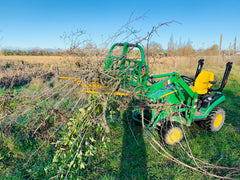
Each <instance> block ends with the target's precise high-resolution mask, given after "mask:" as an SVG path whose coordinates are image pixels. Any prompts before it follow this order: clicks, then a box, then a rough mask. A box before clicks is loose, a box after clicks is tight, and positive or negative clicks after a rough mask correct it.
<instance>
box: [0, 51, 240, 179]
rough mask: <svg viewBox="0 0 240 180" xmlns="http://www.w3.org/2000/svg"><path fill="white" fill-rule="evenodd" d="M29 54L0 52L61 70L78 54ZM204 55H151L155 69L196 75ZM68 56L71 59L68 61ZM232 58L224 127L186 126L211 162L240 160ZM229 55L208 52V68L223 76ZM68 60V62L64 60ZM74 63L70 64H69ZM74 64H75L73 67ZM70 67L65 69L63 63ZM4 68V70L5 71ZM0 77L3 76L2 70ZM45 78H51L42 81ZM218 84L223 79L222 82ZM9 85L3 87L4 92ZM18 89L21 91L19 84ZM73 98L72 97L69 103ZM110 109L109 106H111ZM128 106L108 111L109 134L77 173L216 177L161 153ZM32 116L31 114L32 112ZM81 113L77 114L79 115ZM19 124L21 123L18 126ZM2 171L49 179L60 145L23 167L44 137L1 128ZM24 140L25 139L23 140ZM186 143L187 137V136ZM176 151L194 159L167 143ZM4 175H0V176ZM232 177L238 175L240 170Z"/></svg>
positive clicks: (239, 88) (238, 68) (239, 93)
mask: <svg viewBox="0 0 240 180" xmlns="http://www.w3.org/2000/svg"><path fill="white" fill-rule="evenodd" d="M67 58H68V59H67V60H66V59H65V58H64V57H58V56H56V57H40V56H39V57H32V56H29V57H25V56H15V57H14V56H11V57H9V56H5V57H3V56H1V57H0V65H5V64H6V63H7V62H10V63H13V64H17V63H20V61H21V60H23V61H25V62H26V63H29V64H38V63H40V64H41V66H42V67H45V69H46V70H52V69H54V68H51V66H53V67H55V66H59V67H60V71H63V69H64V64H67V63H68V62H70V61H71V62H72V61H73V60H74V58H72V57H70V58H69V57H67ZM200 58H201V57H181V58H179V57H168V58H167V57H165V58H161V59H153V58H149V62H150V63H149V64H150V65H149V66H150V70H151V72H152V74H161V73H167V72H173V71H175V72H179V73H180V74H184V75H189V76H193V75H194V74H195V71H196V67H197V61H198V59H200ZM69 59H70V61H69ZM231 60H232V61H233V62H234V64H233V68H232V71H231V74H230V77H229V81H228V84H227V85H226V87H225V89H224V91H223V93H224V94H225V96H226V102H225V103H224V104H223V105H221V106H222V107H223V108H224V109H225V110H226V121H225V124H224V126H223V128H222V129H221V130H220V131H219V132H216V133H213V132H208V131H206V130H203V129H201V128H200V127H198V126H197V125H196V124H194V123H193V125H192V126H191V127H189V128H187V127H185V132H186V135H187V137H188V141H189V142H188V143H189V145H190V147H191V150H192V154H193V155H194V156H195V157H197V158H199V159H201V160H204V161H206V162H208V163H211V164H214V165H218V166H226V167H239V166H240V118H239V117H240V83H239V79H240V73H239V72H240V64H239V59H237V58H235V59H231ZM227 61H228V59H220V60H219V59H217V58H215V57H214V58H209V57H208V58H206V60H205V65H204V68H203V69H205V70H210V71H213V72H214V73H215V79H216V80H217V81H218V83H220V82H221V79H222V76H223V73H224V70H225V63H226V62H227ZM63 62H64V63H63ZM69 67H71V66H69ZM74 69H77V68H76V67H74ZM65 71H66V69H65ZM4 73H5V72H4ZM0 77H1V76H0ZM41 83H42V84H44V83H48V82H41ZM38 84H39V82H36V81H35V82H34V83H33V84H32V85H30V86H28V87H26V89H25V92H30V91H31V92H34V91H37V90H39V89H40V88H41V87H37V86H38ZM218 85H219V84H218ZM7 91H8V89H4V88H1V89H0V97H3V96H4V95H5V94H6V92H7ZM14 91H21V87H20V88H19V87H18V88H15V90H14ZM70 105H71V102H70V103H69V106H70ZM109 111H111V107H110V109H109ZM130 113H131V112H130V111H127V112H119V111H114V112H113V113H111V112H107V119H108V122H109V125H110V127H111V132H110V133H109V134H106V136H105V138H106V139H105V141H104V142H106V144H105V145H101V144H97V145H96V146H97V150H96V153H95V155H94V156H91V157H89V159H88V161H87V162H88V163H87V164H86V168H85V169H82V170H81V171H80V172H79V173H78V177H76V178H78V179H102V180H108V179H109V180H110V179H214V178H213V177H211V176H207V175H204V174H202V173H199V172H197V171H193V170H191V169H189V168H187V167H184V166H182V165H179V164H177V163H175V162H173V161H171V160H169V159H167V158H165V157H163V156H162V155H160V154H159V153H158V152H156V150H154V148H153V147H152V146H151V145H150V143H149V141H148V140H147V138H146V136H145V135H144V132H143V129H142V127H141V126H139V125H138V124H136V123H135V122H133V121H132V120H131V118H130V117H131V116H130ZM29 119H31V117H29ZM76 119H77V117H76ZM16 130H17V129H16ZM0 133H1V134H0V177H1V178H3V179H26V178H29V179H49V177H48V175H47V174H46V171H45V168H46V167H47V166H49V164H51V162H52V159H53V155H54V152H55V151H56V149H55V148H54V146H53V145H51V143H49V144H47V145H46V147H44V148H45V149H44V150H43V151H42V152H41V153H39V155H37V156H36V158H34V162H32V164H30V165H29V166H28V168H24V162H25V159H27V157H28V156H29V154H30V152H32V150H34V149H36V147H38V146H40V145H41V140H36V139H31V138H30V139H27V141H23V140H22V139H18V138H17V136H15V135H10V136H7V135H6V134H4V133H2V131H1V129H0ZM23 142H24V143H23ZM183 145H186V142H183ZM166 148H167V150H168V152H170V153H171V154H172V155H173V156H174V157H177V158H179V159H180V160H182V161H184V162H187V163H188V164H192V162H191V161H192V160H190V159H189V158H188V157H187V156H186V154H185V152H184V151H182V150H181V148H180V147H178V146H172V147H166ZM211 173H217V174H220V175H222V176H225V175H226V173H227V171H226V170H222V169H213V170H212V171H211ZM1 178H0V179H1ZM234 178H236V179H239V178H240V175H238V176H235V177H234Z"/></svg>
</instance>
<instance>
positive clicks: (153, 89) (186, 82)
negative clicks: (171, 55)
mask: <svg viewBox="0 0 240 180" xmlns="http://www.w3.org/2000/svg"><path fill="white" fill-rule="evenodd" d="M119 47H122V53H121V55H120V56H119V57H117V56H114V55H112V52H113V51H114V49H115V48H119ZM133 48H135V49H138V50H139V52H140V54H141V59H140V60H137V59H131V58H129V56H130V55H129V54H128V53H129V52H131V51H130V50H131V49H133ZM203 64H204V60H203V59H200V60H199V61H198V66H197V71H196V74H195V77H188V76H185V75H180V74H179V73H177V72H173V73H167V74H160V75H153V76H150V75H149V71H148V65H147V64H146V62H145V56H144V50H143V48H142V47H141V46H140V45H138V44H129V43H116V44H114V45H113V46H112V47H111V49H110V51H109V53H108V55H107V57H106V60H105V68H104V71H105V72H107V73H108V74H109V75H110V76H111V75H112V76H116V74H117V76H118V77H120V78H122V79H123V82H122V84H120V85H119V89H125V90H128V89H130V88H134V89H135V91H136V94H137V96H138V97H139V98H138V99H136V100H135V101H134V102H135V106H136V107H135V109H134V111H133V113H132V118H133V119H134V120H136V121H138V122H144V124H145V126H147V127H148V128H149V129H155V128H157V129H161V132H160V134H161V137H162V138H163V140H164V141H165V143H167V144H169V145H174V144H176V143H179V142H180V141H181V139H182V137H183V132H182V128H181V126H180V124H184V125H186V126H190V125H191V124H192V122H196V123H197V124H198V125H200V126H201V127H203V128H205V129H207V130H208V131H214V132H215V131H219V130H220V129H221V128H222V126H223V123H224V120H225V111H224V109H222V108H221V107H219V105H220V104H222V103H223V102H224V101H225V96H224V95H223V93H222V90H223V88H224V87H225V85H226V83H227V80H228V77H229V74H230V71H231V68H232V62H228V63H227V64H226V70H225V73H224V76H223V80H222V83H221V85H220V87H219V88H214V85H215V84H216V81H215V80H214V73H213V72H210V71H203V70H202V68H203ZM159 79H160V80H159ZM139 99H140V100H139ZM138 105H139V107H140V108H139V107H138ZM144 105H145V106H144ZM142 106H144V109H145V110H144V111H142Z"/></svg>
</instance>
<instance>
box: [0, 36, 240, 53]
mask: <svg viewBox="0 0 240 180" xmlns="http://www.w3.org/2000/svg"><path fill="white" fill-rule="evenodd" d="M144 50H145V53H146V55H148V56H160V57H163V56H194V55H199V56H218V55H233V54H234V53H236V50H235V51H234V49H231V48H230V49H229V50H221V48H220V47H219V46H218V45H217V44H214V45H212V46H211V47H209V48H206V49H194V48H193V47H192V45H191V43H190V41H188V42H187V43H181V41H180V43H175V42H173V38H172V37H171V38H170V40H169V43H168V49H163V48H162V46H161V44H159V43H157V42H151V43H149V44H148V45H147V46H145V47H144ZM102 51H103V49H100V48H97V47H96V46H93V45H92V44H91V43H89V44H88V45H87V46H85V47H84V48H81V49H78V50H77V52H76V51H74V52H72V51H71V49H66V50H62V49H52V50H50V49H37V48H34V49H32V50H7V49H6V50H2V51H0V55H2V56H62V55H64V54H71V55H73V54H74V55H78V56H86V54H88V55H96V56H98V55H100V54H102V53H101V52H102Z"/></svg>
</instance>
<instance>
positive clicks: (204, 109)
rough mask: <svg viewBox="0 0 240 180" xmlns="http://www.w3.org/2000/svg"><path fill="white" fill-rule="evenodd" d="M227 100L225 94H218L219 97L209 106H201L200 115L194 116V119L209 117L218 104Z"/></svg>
mask: <svg viewBox="0 0 240 180" xmlns="http://www.w3.org/2000/svg"><path fill="white" fill-rule="evenodd" d="M225 100H226V97H225V96H224V95H223V94H218V97H217V98H216V99H214V101H213V102H211V103H210V105H209V106H207V107H202V108H200V110H199V115H198V116H194V118H193V119H194V121H198V120H203V119H205V118H207V117H208V115H209V113H210V112H211V111H212V110H213V109H214V108H215V107H216V106H218V105H220V104H222V103H224V102H225Z"/></svg>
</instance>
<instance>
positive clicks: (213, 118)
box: [198, 107, 225, 132]
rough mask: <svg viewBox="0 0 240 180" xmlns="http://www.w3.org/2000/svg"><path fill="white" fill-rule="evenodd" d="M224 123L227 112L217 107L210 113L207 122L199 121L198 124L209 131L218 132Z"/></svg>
mask: <svg viewBox="0 0 240 180" xmlns="http://www.w3.org/2000/svg"><path fill="white" fill-rule="evenodd" d="M224 121H225V111H224V110H223V109H222V108H220V107H216V108H214V109H213V110H212V111H211V112H210V114H209V115H208V117H207V119H206V120H203V121H199V122H198V124H199V125H200V126H201V127H203V128H204V129H206V130H208V131H211V132H217V131H219V130H220V129H221V128H222V126H223V124H224Z"/></svg>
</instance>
